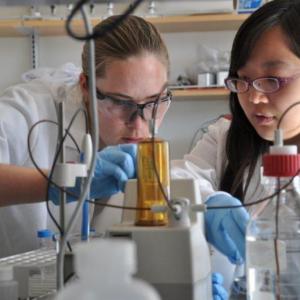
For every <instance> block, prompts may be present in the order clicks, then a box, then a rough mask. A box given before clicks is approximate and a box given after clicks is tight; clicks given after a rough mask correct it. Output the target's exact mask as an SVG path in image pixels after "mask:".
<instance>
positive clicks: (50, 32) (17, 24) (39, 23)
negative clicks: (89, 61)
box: [0, 13, 248, 37]
mask: <svg viewBox="0 0 300 300" xmlns="http://www.w3.org/2000/svg"><path fill="white" fill-rule="evenodd" d="M247 17H248V15H246V14H240V15H238V14H235V13H232V14H231V13H230V14H229V13H228V14H204V15H190V16H165V17H157V18H149V19H148V20H149V21H150V22H152V23H153V24H154V25H155V26H157V28H158V29H159V30H160V31H161V32H194V31H216V30H236V29H237V28H238V27H239V26H240V24H241V23H242V22H243V21H244V20H245V19H246V18H247ZM99 21H100V20H99V19H92V24H93V25H95V24H97V23H99ZM72 28H73V30H74V31H75V32H76V33H78V34H82V33H83V28H84V26H83V22H82V20H79V19H75V20H74V21H73V22H72ZM33 30H36V31H37V33H39V34H40V35H43V36H59V35H66V31H65V21H64V20H60V19H37V20H22V19H15V20H0V37H1V36H2V37H8V36H24V35H28V34H30V33H31V32H32V31H33Z"/></svg>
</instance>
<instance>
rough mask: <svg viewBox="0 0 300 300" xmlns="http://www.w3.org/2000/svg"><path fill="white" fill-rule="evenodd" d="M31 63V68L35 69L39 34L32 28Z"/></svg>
mask: <svg viewBox="0 0 300 300" xmlns="http://www.w3.org/2000/svg"><path fill="white" fill-rule="evenodd" d="M31 63H32V68H33V69H36V68H38V66H39V35H38V32H37V31H36V30H35V29H33V31H32V33H31Z"/></svg>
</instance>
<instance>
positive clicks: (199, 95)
mask: <svg viewBox="0 0 300 300" xmlns="http://www.w3.org/2000/svg"><path fill="white" fill-rule="evenodd" d="M172 93H173V96H174V98H175V99H178V100H191V99H193V100H199V99H203V100H206V99H226V98H227V97H228V95H229V92H228V90H226V89H225V88H203V89H186V90H184V89H182V90H173V91H172Z"/></svg>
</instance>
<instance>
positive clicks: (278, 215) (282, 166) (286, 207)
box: [246, 145, 300, 300]
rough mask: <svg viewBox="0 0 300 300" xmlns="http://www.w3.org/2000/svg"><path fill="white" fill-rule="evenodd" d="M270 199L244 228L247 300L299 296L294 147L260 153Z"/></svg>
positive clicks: (299, 199)
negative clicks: (245, 229) (245, 228)
mask: <svg viewBox="0 0 300 300" xmlns="http://www.w3.org/2000/svg"><path fill="white" fill-rule="evenodd" d="M263 170H264V172H263V174H264V176H266V177H267V181H266V182H267V183H266V184H265V185H267V186H266V188H267V189H268V190H269V193H270V195H272V194H274V196H273V197H272V198H270V199H269V200H267V201H266V202H265V207H264V209H263V210H262V211H261V212H260V213H259V214H258V215H257V216H255V217H253V218H252V219H251V220H250V222H249V224H248V227H247V235H246V265H247V291H248V299H249V300H254V299H255V300H260V299H263V300H271V299H272V300H277V299H280V300H286V299H295V300H296V299H300V281H299V280H300V279H299V278H300V185H299V171H300V154H298V153H297V147H296V146H283V145H279V146H272V147H271V148H270V153H269V154H266V155H264V156H263Z"/></svg>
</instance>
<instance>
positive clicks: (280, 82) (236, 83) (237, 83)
mask: <svg viewBox="0 0 300 300" xmlns="http://www.w3.org/2000/svg"><path fill="white" fill-rule="evenodd" d="M298 77H300V73H299V74H295V75H294V76H291V77H275V76H274V77H260V78H256V79H254V80H250V79H241V78H235V77H228V78H226V79H225V85H226V87H227V88H228V89H229V90H230V91H231V92H233V93H238V94H242V93H246V92H248V90H249V88H250V86H252V87H253V88H254V89H256V90H257V91H259V92H261V93H265V94H271V93H276V92H278V91H279V90H280V89H282V88H283V87H284V86H285V85H286V84H288V83H290V82H291V81H293V80H294V79H296V78H298Z"/></svg>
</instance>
